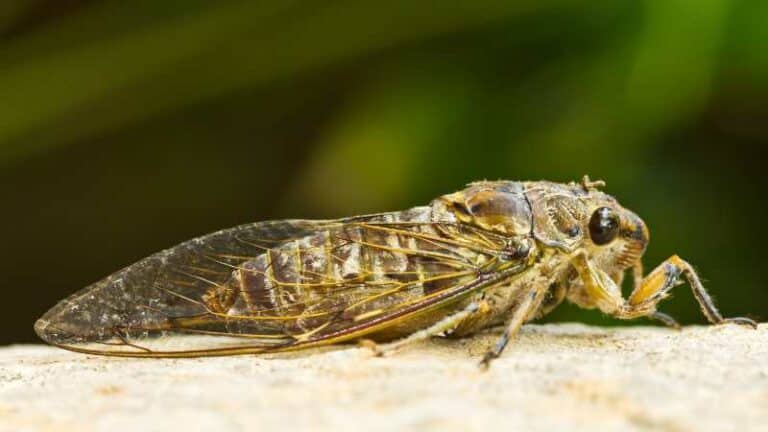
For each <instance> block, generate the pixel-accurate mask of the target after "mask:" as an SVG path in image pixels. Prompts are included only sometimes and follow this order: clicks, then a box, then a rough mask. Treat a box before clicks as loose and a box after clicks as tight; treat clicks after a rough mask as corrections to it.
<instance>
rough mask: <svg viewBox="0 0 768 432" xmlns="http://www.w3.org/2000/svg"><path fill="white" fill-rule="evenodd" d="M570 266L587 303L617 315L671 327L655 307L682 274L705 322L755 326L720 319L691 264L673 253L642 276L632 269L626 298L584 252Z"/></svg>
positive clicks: (740, 320) (670, 321) (671, 322)
mask: <svg viewBox="0 0 768 432" xmlns="http://www.w3.org/2000/svg"><path fill="white" fill-rule="evenodd" d="M573 265H574V267H576V270H577V271H578V272H579V276H580V278H581V280H582V282H583V283H584V290H585V294H586V296H587V297H588V300H589V302H590V304H589V305H588V306H595V307H598V308H599V309H600V310H602V311H603V312H605V313H608V314H611V315H613V316H615V317H617V318H620V319H632V318H638V317H643V316H647V317H651V318H656V319H659V320H660V321H662V322H664V323H666V324H669V325H673V326H674V325H675V323H676V322H675V321H674V320H673V319H672V318H671V317H669V316H668V315H665V314H662V313H659V312H657V311H656V306H657V305H658V303H659V302H660V301H661V300H663V299H665V298H666V297H668V296H669V292H670V291H671V290H672V288H674V287H676V286H678V285H680V282H681V281H680V277H681V276H682V277H684V278H685V280H686V281H687V282H688V284H689V285H690V286H691V290H692V291H693V295H694V297H695V298H696V301H697V302H698V303H699V306H700V307H701V311H702V313H703V314H704V316H705V317H706V318H707V320H708V321H709V322H711V323H712V324H723V323H734V324H740V325H748V326H751V327H754V328H757V323H756V322H755V321H754V320H752V319H749V318H743V317H737V318H723V316H722V314H720V312H719V311H718V310H717V307H715V304H714V302H713V301H712V298H711V297H710V296H709V294H707V291H706V290H705V289H704V286H703V285H702V284H701V280H700V279H699V277H698V275H697V274H696V272H695V271H694V270H693V267H692V266H691V265H690V264H689V263H688V262H686V261H684V260H683V259H682V258H680V257H678V256H677V255H673V256H671V257H670V258H668V259H667V260H666V261H664V262H662V263H661V264H660V265H659V266H658V267H656V268H655V269H654V270H653V271H651V272H650V273H649V274H648V275H647V276H645V277H642V272H641V271H640V270H639V268H640V267H639V265H638V267H637V268H636V269H635V278H636V280H635V288H634V290H633V291H632V294H630V296H629V299H627V300H625V299H624V298H623V297H621V292H620V290H619V288H618V286H616V284H615V282H613V280H612V279H611V278H610V277H608V276H607V275H606V274H605V273H604V272H602V271H600V270H599V269H597V268H596V267H595V266H594V265H593V264H592V263H591V262H590V261H589V258H588V257H587V254H586V253H583V252H582V253H577V254H576V255H575V258H574V260H573Z"/></svg>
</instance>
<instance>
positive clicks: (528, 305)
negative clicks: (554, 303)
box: [480, 289, 546, 370]
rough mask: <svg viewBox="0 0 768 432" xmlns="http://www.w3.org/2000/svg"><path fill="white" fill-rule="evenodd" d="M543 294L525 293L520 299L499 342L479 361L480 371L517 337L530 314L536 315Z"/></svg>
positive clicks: (535, 292)
mask: <svg viewBox="0 0 768 432" xmlns="http://www.w3.org/2000/svg"><path fill="white" fill-rule="evenodd" d="M544 292H546V290H543V289H535V290H531V291H529V292H527V293H525V294H524V295H523V296H522V297H521V299H520V302H519V303H518V304H517V305H516V306H515V307H514V309H512V316H511V317H510V319H509V321H507V325H506V328H505V329H504V333H503V334H502V335H501V337H500V338H499V340H498V341H496V344H495V345H494V346H493V347H492V348H491V349H490V350H488V351H487V352H486V353H485V355H484V356H483V359H482V360H480V368H481V369H482V370H486V369H488V366H490V364H491V361H492V360H493V359H496V358H498V357H499V356H500V355H501V353H502V352H503V351H504V348H506V347H507V345H508V344H509V341H510V340H511V339H512V338H513V337H514V336H515V335H517V332H518V331H520V327H522V325H523V324H524V323H525V322H526V321H528V320H529V319H530V318H531V315H532V314H534V313H536V311H537V310H538V308H539V305H540V304H541V301H542V299H543V298H544Z"/></svg>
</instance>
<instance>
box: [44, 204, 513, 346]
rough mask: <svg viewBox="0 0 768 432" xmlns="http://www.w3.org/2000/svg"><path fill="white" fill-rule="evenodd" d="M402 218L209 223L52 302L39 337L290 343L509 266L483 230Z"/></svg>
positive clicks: (395, 312) (359, 330) (386, 317)
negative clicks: (220, 227)
mask: <svg viewBox="0 0 768 432" xmlns="http://www.w3.org/2000/svg"><path fill="white" fill-rule="evenodd" d="M403 219H404V217H403V216H402V213H398V214H394V213H393V214H382V215H372V216H365V217H356V218H352V219H345V220H337V221H304V220H294V221H279V222H264V223H257V224H251V225H244V226H240V227H236V228H232V229H229V230H224V231H220V232H217V233H213V234H210V235H207V236H204V237H201V238H198V239H194V240H191V241H188V242H185V243H182V244H181V245H178V246H176V247H174V248H171V249H168V250H166V251H163V252H160V253H158V254H155V255H153V256H151V257H149V258H146V259H144V260H142V261H140V262H138V263H136V264H134V265H132V266H129V267H127V268H125V269H123V270H121V271H119V272H117V273H115V274H113V275H112V276H110V277H108V278H106V279H104V280H102V281H100V282H97V283H96V284H93V285H92V286H90V287H88V288H85V289H84V290H82V291H80V292H78V293H76V294H75V295H73V296H71V297H69V298H67V299H66V300H64V301H62V302H61V303H59V304H58V305H57V306H55V307H54V308H53V309H51V310H50V311H49V312H48V313H47V314H46V315H45V316H43V318H41V319H40V320H39V321H38V323H37V324H36V330H37V332H38V334H39V335H40V336H41V337H42V338H43V339H44V340H46V341H47V342H49V343H52V344H56V345H59V346H62V347H65V348H68V349H73V350H78V351H84V352H93V353H99V354H113V355H127V356H194V355H225V354H239V353H249V352H263V351H275V350H282V349H293V348H296V347H300V346H306V345H318V344H323V343H330V342H334V341H339V340H346V339H350V338H354V337H357V336H360V335H364V334H368V333H371V332H374V331H378V330H381V329H385V328H387V327H388V326H392V325H395V324H397V323H402V322H403V320H408V319H413V317H414V316H418V315H421V314H424V313H427V312H428V311H430V310H433V309H435V308H437V307H440V306H441V305H446V304H449V303H452V302H456V301H457V300H460V299H461V298H462V297H466V296H467V295H469V294H470V293H471V292H473V291H474V290H477V289H481V288H482V287H484V286H488V285H490V284H493V283H498V282H499V281H501V279H502V278H503V277H508V276H510V275H512V274H514V273H517V272H518V271H519V266H517V267H515V266H513V267H514V268H512V269H511V271H510V270H507V271H505V272H488V271H487V269H488V268H491V267H493V265H494V259H495V258H494V243H493V242H492V241H490V240H489V238H488V237H487V236H483V235H480V236H479V237H477V236H475V234H477V233H474V232H472V231H471V230H470V231H462V229H461V228H460V227H456V226H452V225H450V224H441V223H436V222H432V221H424V220H421V221H418V222H413V221H403ZM323 243H327V245H326V246H325V247H322V245H323ZM318 250H320V251H322V253H324V254H325V255H324V258H323V259H324V260H325V261H324V263H325V264H323V265H322V266H320V267H322V268H326V269H327V271H323V272H320V271H317V270H315V271H311V270H310V268H315V267H317V266H314V267H313V266H312V265H313V264H317V262H314V263H313V262H311V260H310V262H307V258H306V257H311V255H312V254H317V253H318V252H317V251H318ZM265 255H266V256H265ZM259 257H260V258H259ZM292 257H296V258H295V259H296V263H295V264H293V265H291V264H290V260H291V259H293V258H292ZM267 258H268V260H267ZM319 259H321V258H320V256H318V257H315V260H319ZM265 262H269V264H268V265H265V264H264V263H265ZM259 263H262V266H261V267H259ZM281 266H282V267H281ZM349 269H353V271H349ZM233 272H239V275H240V277H239V279H238V281H240V284H241V285H242V287H243V290H244V291H246V292H245V293H243V292H238V293H237V294H236V295H237V296H239V297H238V300H237V302H239V303H237V302H235V303H234V306H232V307H229V308H228V309H227V311H226V312H224V311H221V310H219V311H217V310H213V309H212V307H211V305H210V302H208V301H206V299H205V296H206V293H210V292H211V290H212V289H213V290H217V291H218V292H219V293H224V294H226V293H227V292H228V291H226V290H224V289H222V287H225V286H227V283H228V282H231V281H232V275H233ZM259 278H260V279H259ZM250 279H254V280H257V282H248V280H250ZM243 280H245V282H242V281H243ZM258 280H260V281H261V285H259V283H258ZM266 280H268V281H269V285H270V290H269V291H268V292H266V291H265V292H260V291H258V290H257V289H256V288H253V287H254V286H256V287H257V288H259V289H261V290H262V291H263V290H264V285H265V284H266V282H265V281H266ZM249 284H250V285H249ZM249 290H250V292H249ZM260 293H262V294H265V297H272V300H271V301H272V303H269V302H268V301H266V300H269V299H265V302H266V303H264V302H262V303H258V302H257V303H256V304H254V302H253V301H250V302H248V301H243V300H242V299H246V300H247V299H248V298H251V299H253V298H254V297H257V296H258V295H259V294H260ZM275 297H278V298H280V299H283V300H281V302H276V301H275V299H274V298H275ZM286 299H289V300H286ZM238 304H241V306H240V307H237V305H238ZM245 304H247V305H246V306H243V305H245ZM180 336H183V337H180Z"/></svg>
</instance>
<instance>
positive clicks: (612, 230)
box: [589, 207, 619, 245]
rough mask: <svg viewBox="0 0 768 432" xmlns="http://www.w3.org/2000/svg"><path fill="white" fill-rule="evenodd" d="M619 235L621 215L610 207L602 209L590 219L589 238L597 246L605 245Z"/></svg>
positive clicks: (596, 211)
mask: <svg viewBox="0 0 768 432" xmlns="http://www.w3.org/2000/svg"><path fill="white" fill-rule="evenodd" d="M618 234H619V215H617V214H616V212H614V211H613V210H611V209H610V208H608V207H600V208H599V209H597V210H595V212H594V213H592V217H591V218H590V219H589V237H591V238H592V242H593V243H594V244H596V245H605V244H608V243H610V242H612V241H613V239H615V238H616V236H617V235H618Z"/></svg>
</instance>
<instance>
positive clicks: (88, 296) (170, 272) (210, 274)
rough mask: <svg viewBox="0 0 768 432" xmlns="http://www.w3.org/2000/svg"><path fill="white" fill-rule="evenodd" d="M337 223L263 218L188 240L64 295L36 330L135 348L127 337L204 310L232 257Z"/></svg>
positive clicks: (83, 344)
mask: <svg viewBox="0 0 768 432" xmlns="http://www.w3.org/2000/svg"><path fill="white" fill-rule="evenodd" d="M334 223H337V222H335V221H309V220H284V221H269V222H259V223H254V224H247V225H241V226H237V227H234V228H230V229H226V230H222V231H218V232H215V233H211V234H208V235H205V236H202V237H199V238H195V239H192V240H189V241H187V242H184V243H181V244H179V245H177V246H175V247H173V248H170V249H167V250H164V251H161V252H158V253H156V254H154V255H152V256H149V257H147V258H144V259H142V260H141V261H138V262H137V263H134V264H132V265H130V266H128V267H126V268H124V269H122V270H120V271H118V272H116V273H113V274H112V275H110V276H109V277H107V278H105V279H102V280H100V281H98V282H96V283H94V284H92V285H90V286H88V287H86V288H84V289H82V290H80V291H78V292H77V293H75V294H73V295H71V296H69V297H68V298H66V299H64V300H62V301H61V302H59V303H58V304H57V305H56V306H54V307H53V308H51V309H50V310H49V311H48V312H47V313H46V314H45V315H43V317H42V318H40V319H39V320H38V321H37V322H36V323H35V331H36V332H37V334H38V335H39V336H40V337H41V338H42V339H43V340H45V341H46V342H48V343H50V344H54V345H59V346H63V347H67V348H74V349H77V348H82V349H87V350H91V351H122V350H125V349H127V348H130V347H127V348H126V344H125V343H124V342H125V341H124V340H123V339H125V338H130V339H142V338H143V337H144V336H147V337H148V336H151V335H155V334H157V333H160V335H162V334H163V333H164V329H166V328H167V327H168V326H167V323H168V322H169V319H175V318H178V317H195V316H200V315H201V314H206V313H207V310H206V308H205V307H203V305H202V303H201V300H202V298H201V297H202V295H203V294H204V293H205V292H206V291H207V290H208V289H209V288H211V287H212V286H216V285H221V284H224V283H226V281H227V280H228V279H229V278H230V275H231V273H232V269H231V265H230V264H229V263H237V262H242V261H244V260H247V259H249V258H252V257H255V256H258V255H260V254H262V253H263V252H264V250H265V249H267V248H271V247H275V246H276V245H279V244H281V243H283V242H286V241H290V240H291V239H294V238H300V237H303V236H306V235H308V234H311V233H312V232H316V231H318V230H322V229H325V228H326V227H328V226H329V225H332V224H334ZM169 349H173V348H169ZM129 351H130V349H129Z"/></svg>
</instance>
